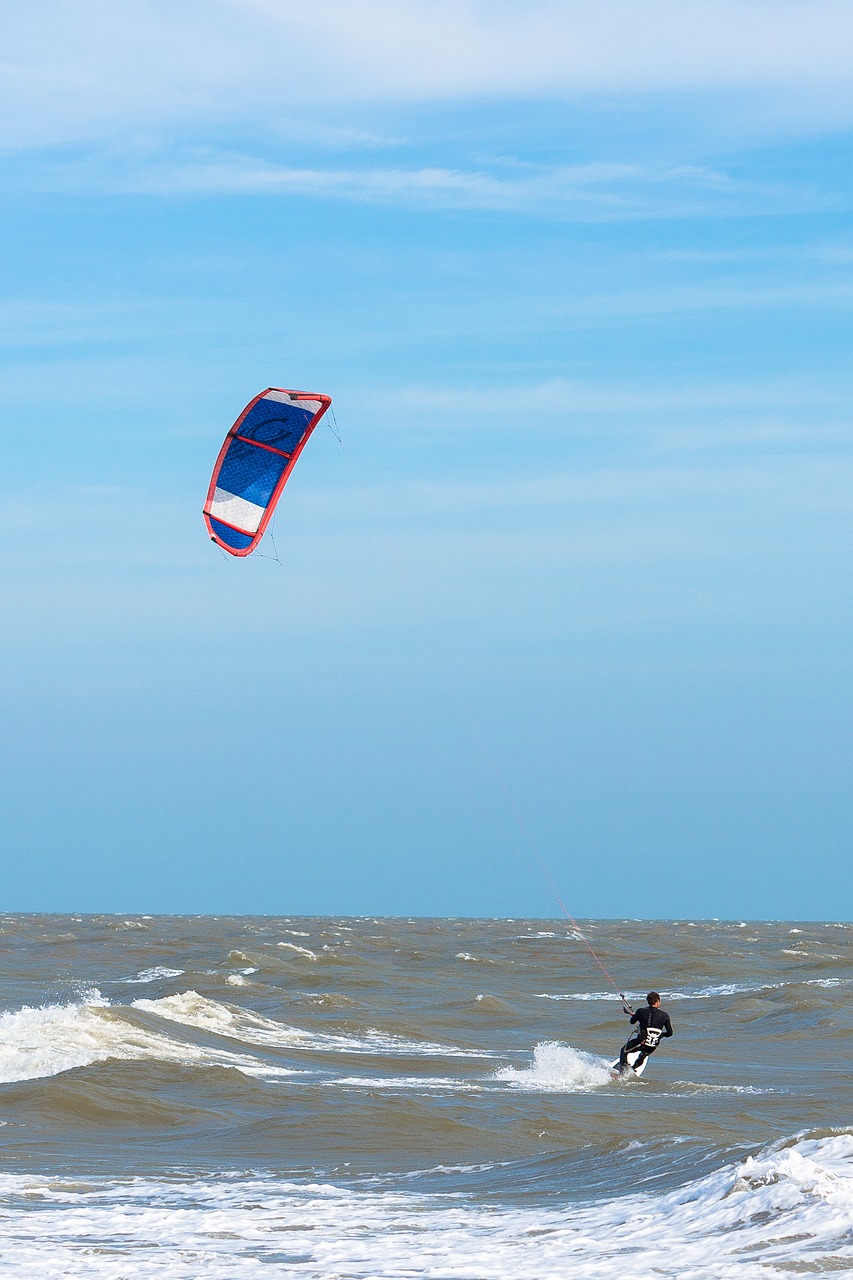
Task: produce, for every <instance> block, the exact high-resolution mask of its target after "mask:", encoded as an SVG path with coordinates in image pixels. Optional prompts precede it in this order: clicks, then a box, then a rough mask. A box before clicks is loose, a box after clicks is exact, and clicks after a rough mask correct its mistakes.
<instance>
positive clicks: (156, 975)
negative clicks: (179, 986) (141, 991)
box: [121, 964, 186, 983]
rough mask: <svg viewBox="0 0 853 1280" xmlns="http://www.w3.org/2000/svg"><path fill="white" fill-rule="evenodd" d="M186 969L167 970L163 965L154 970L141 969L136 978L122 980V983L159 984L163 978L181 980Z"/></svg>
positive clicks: (156, 966) (155, 967)
mask: <svg viewBox="0 0 853 1280" xmlns="http://www.w3.org/2000/svg"><path fill="white" fill-rule="evenodd" d="M185 972H186V970H185V969H167V968H165V966H163V965H159V964H158V965H155V966H154V968H153V969H140V971H139V973H138V974H137V975H136V977H135V978H122V979H121V981H122V982H127V983H134V982H158V981H159V980H160V979H161V978H180V977H181V975H182V974H183V973H185Z"/></svg>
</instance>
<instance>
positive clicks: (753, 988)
mask: <svg viewBox="0 0 853 1280" xmlns="http://www.w3.org/2000/svg"><path fill="white" fill-rule="evenodd" d="M851 982H853V979H851V978H790V979H787V980H786V981H783V982H718V983H712V984H710V985H708V986H706V987H694V988H692V989H691V990H687V991H662V992H661V998H662V999H663V1000H717V999H719V998H720V997H724V996H744V995H746V996H755V995H760V994H761V993H762V992H765V991H783V990H785V989H786V988H788V987H840V986H846V985H848V984H849V983H851ZM627 997H628V1000H629V1002H630V1003H631V1004H634V1005H637V1004H645V1001H646V996H645V992H644V993H643V994H642V995H641V994H640V993H639V992H634V991H629V992H628V993H627ZM535 998H536V999H537V1000H582V1001H583V1000H592V1001H598V1000H604V1001H608V1002H609V1003H611V1004H612V1003H614V1002H616V1003H619V1002H620V1001H621V997H620V996H618V995H617V994H616V992H615V991H568V992H550V991H539V992H537V993H536V996H535Z"/></svg>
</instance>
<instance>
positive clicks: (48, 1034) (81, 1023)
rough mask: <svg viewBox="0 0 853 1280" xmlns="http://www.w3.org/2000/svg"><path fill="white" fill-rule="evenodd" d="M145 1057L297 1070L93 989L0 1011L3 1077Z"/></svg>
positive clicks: (256, 1070)
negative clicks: (224, 1045) (69, 1000)
mask: <svg viewBox="0 0 853 1280" xmlns="http://www.w3.org/2000/svg"><path fill="white" fill-rule="evenodd" d="M140 1003H141V1002H140ZM144 1060H150V1061H158V1062H180V1063H182V1064H185V1065H188V1064H195V1065H201V1066H223V1067H235V1068H236V1069H237V1070H238V1071H242V1072H243V1073H244V1074H246V1075H256V1076H285V1075H294V1074H297V1073H296V1072H295V1071H293V1070H290V1069H287V1068H283V1067H275V1066H269V1065H267V1064H265V1063H263V1062H261V1061H260V1060H259V1059H257V1058H255V1057H253V1056H251V1055H248V1054H244V1053H231V1052H228V1051H226V1050H222V1049H218V1048H215V1047H208V1046H204V1045H198V1044H191V1043H187V1042H185V1041H183V1040H179V1039H175V1038H174V1037H172V1036H169V1035H160V1034H158V1033H157V1032H152V1031H149V1030H147V1029H145V1028H142V1027H138V1026H135V1025H134V1024H133V1023H132V1022H131V1021H130V1020H129V1019H128V1018H127V1017H126V1016H124V1013H123V1009H122V1006H118V1007H112V1006H110V1005H109V1004H108V1003H107V1002H106V1001H105V1000H103V999H102V998H100V997H98V998H93V997H92V994H91V993H90V995H89V998H88V999H87V1000H86V1001H85V1002H81V1003H79V1004H77V1003H75V1004H65V1005H43V1006H42V1007H40V1008H37V1009H31V1008H27V1007H24V1008H23V1009H18V1010H16V1011H15V1012H9V1013H4V1014H2V1015H0V1082H2V1083H11V1082H12V1081H15V1080H38V1079H43V1078H45V1077H47V1076H55V1075H59V1073H60V1072H62V1071H71V1070H73V1069H74V1068H76V1067H88V1066H92V1065H93V1064H94V1063H96V1062H108V1061H124V1062H140V1061H144ZM0 1274H2V1273H0Z"/></svg>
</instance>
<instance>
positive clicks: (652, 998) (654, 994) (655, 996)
mask: <svg viewBox="0 0 853 1280" xmlns="http://www.w3.org/2000/svg"><path fill="white" fill-rule="evenodd" d="M646 999H647V1000H648V1002H649V1004H650V1005H651V1007H652V1008H653V1009H654V1008H655V1006H656V1005H659V1004H660V993H659V992H658V991H650V992H649V994H648V995H647V996H646Z"/></svg>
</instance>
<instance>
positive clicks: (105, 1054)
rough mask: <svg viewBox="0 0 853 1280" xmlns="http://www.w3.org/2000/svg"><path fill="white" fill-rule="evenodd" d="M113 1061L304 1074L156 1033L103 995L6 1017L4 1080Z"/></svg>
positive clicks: (0, 1019)
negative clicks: (154, 1062)
mask: <svg viewBox="0 0 853 1280" xmlns="http://www.w3.org/2000/svg"><path fill="white" fill-rule="evenodd" d="M137 1003H138V1004H142V1003H143V1002H142V1001H139V1002H137ZM144 1003H154V1002H144ZM111 1060H118V1061H126V1062H127V1061H136V1062H139V1061H145V1060H153V1061H158V1062H177V1063H181V1064H183V1065H188V1066H189V1065H204V1066H223V1067H234V1068H236V1069H237V1070H238V1071H242V1072H243V1073H244V1074H247V1075H254V1076H272V1077H275V1076H290V1075H296V1074H298V1072H297V1071H295V1070H293V1069H290V1068H286V1067H278V1066H275V1065H270V1064H267V1063H264V1062H262V1061H261V1060H260V1059H258V1058H256V1057H253V1056H251V1055H247V1054H245V1053H233V1052H229V1051H228V1050H223V1049H220V1048H217V1047H214V1046H207V1045H200V1044H195V1043H190V1042H188V1041H186V1040H177V1039H175V1038H174V1037H172V1036H169V1035H162V1034H159V1033H158V1032H156V1031H151V1030H149V1029H148V1028H146V1027H143V1026H140V1025H138V1024H137V1023H136V1022H134V1021H133V1020H132V1018H131V1017H129V1016H128V1011H127V1007H126V1006H121V1005H119V1006H112V1005H110V1004H109V1003H108V1002H107V1001H106V1000H104V999H103V998H102V997H100V995H99V993H90V994H89V997H88V998H87V1000H85V1001H82V1002H80V1003H71V1004H63V1005H56V1004H54V1005H42V1006H41V1007H39V1008H29V1007H27V1006H25V1007H24V1008H23V1009H18V1010H17V1011H15V1012H7V1013H4V1014H2V1015H0V1083H4V1084H11V1083H12V1082H14V1081H23V1080H38V1079H43V1078H45V1077H48V1076H55V1075H59V1074H60V1072H63V1071H72V1070H74V1069H75V1068H77V1067H89V1066H92V1065H94V1064H95V1063H98V1062H108V1061H111Z"/></svg>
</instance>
